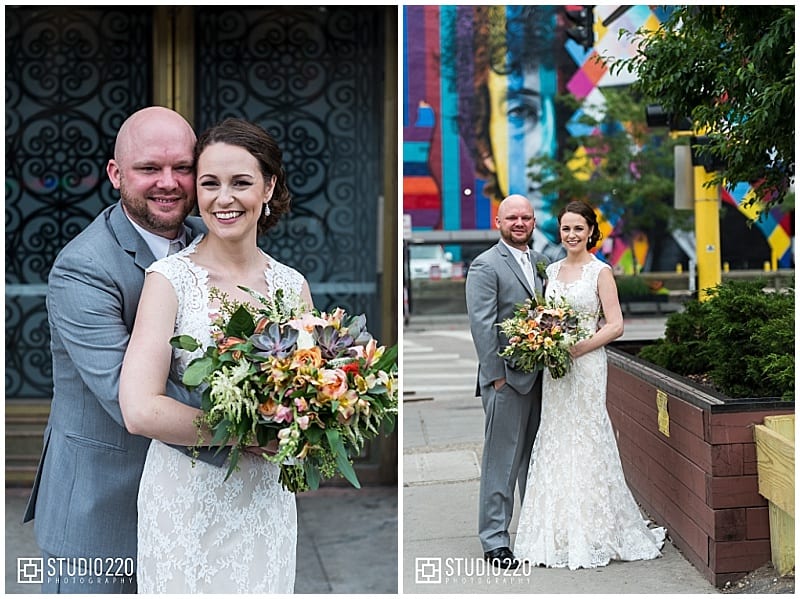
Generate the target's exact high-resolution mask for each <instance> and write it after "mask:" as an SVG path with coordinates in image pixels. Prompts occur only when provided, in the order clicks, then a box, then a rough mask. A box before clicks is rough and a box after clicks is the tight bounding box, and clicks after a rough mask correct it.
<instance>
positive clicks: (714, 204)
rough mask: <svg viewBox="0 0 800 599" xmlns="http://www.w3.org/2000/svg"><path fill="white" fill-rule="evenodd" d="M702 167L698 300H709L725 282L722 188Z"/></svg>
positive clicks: (697, 206)
mask: <svg viewBox="0 0 800 599" xmlns="http://www.w3.org/2000/svg"><path fill="white" fill-rule="evenodd" d="M713 177H714V175H713V173H707V172H706V169H705V168H704V167H702V166H695V167H694V235H695V239H696V242H697V298H698V299H699V300H700V301H701V302H702V301H704V300H706V299H708V293H707V291H706V290H707V289H710V288H712V287H716V286H717V285H719V284H720V283H721V282H722V269H721V264H722V263H721V255H722V254H721V252H720V245H719V186H717V185H714V186H711V187H708V186H706V182H708V181H710V180H711V179H713Z"/></svg>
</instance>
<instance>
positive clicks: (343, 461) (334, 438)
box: [325, 428, 361, 489]
mask: <svg viewBox="0 0 800 599" xmlns="http://www.w3.org/2000/svg"><path fill="white" fill-rule="evenodd" d="M325 435H326V436H327V437H328V444H329V445H330V446H331V449H333V451H334V452H335V453H336V467H337V468H338V469H339V472H340V473H341V475H342V476H344V477H345V478H346V479H347V480H348V481H349V482H350V484H351V485H353V486H354V487H355V488H356V489H360V488H361V484H360V483H359V482H358V477H357V476H356V472H355V470H353V465H352V464H351V463H350V460H349V458H348V457H347V451H346V450H345V448H344V444H343V443H342V438H341V436H340V435H339V431H337V430H336V429H332V428H329V429H327V430H326V431H325Z"/></svg>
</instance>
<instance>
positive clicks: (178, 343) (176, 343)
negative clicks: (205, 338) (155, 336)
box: [169, 335, 201, 351]
mask: <svg viewBox="0 0 800 599" xmlns="http://www.w3.org/2000/svg"><path fill="white" fill-rule="evenodd" d="M169 344H170V345H171V346H172V347H176V348H178V349H185V350H186V351H194V350H196V349H198V348H200V347H201V345H200V343H199V342H198V341H197V340H196V339H195V338H194V337H191V336H189V335H178V336H177V337H173V338H172V339H170V340H169Z"/></svg>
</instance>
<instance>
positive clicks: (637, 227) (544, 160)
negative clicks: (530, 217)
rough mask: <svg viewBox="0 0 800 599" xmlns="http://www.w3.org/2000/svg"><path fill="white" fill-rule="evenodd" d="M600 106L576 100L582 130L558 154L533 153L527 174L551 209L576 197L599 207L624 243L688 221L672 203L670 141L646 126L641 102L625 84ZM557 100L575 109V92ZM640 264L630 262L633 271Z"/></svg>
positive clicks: (671, 145) (688, 215)
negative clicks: (615, 224) (551, 198)
mask: <svg viewBox="0 0 800 599" xmlns="http://www.w3.org/2000/svg"><path fill="white" fill-rule="evenodd" d="M604 100H605V103H604V105H603V106H592V105H587V104H583V105H581V107H580V108H581V109H582V110H581V112H582V116H581V117H580V120H579V122H580V123H581V124H582V125H584V126H585V129H584V130H585V131H587V132H588V133H587V134H586V135H576V136H570V137H569V138H568V139H567V141H566V148H565V149H564V151H563V152H562V154H563V157H562V158H559V159H556V158H550V157H547V156H545V157H539V158H534V159H533V160H531V161H530V163H529V164H528V166H529V172H528V176H529V177H530V179H531V181H532V182H533V183H534V184H535V185H536V186H537V187H538V188H539V189H540V190H541V192H542V193H543V194H544V195H550V196H557V197H558V200H556V202H555V206H556V209H558V208H560V207H561V206H563V205H564V204H566V203H567V202H568V201H570V200H572V199H576V198H580V199H585V200H587V201H588V202H589V203H591V204H592V205H593V206H602V210H603V213H604V214H605V215H606V216H607V217H608V218H609V219H611V220H616V219H617V218H619V219H620V220H619V223H620V225H619V229H618V230H619V231H620V232H621V234H622V236H623V237H625V238H626V240H627V241H628V242H631V241H632V239H633V236H634V235H635V234H636V233H637V232H645V233H651V234H653V233H656V232H658V233H660V232H661V231H664V230H667V231H671V230H674V229H675V228H678V227H684V226H686V224H687V220H688V218H689V217H690V216H691V215H690V214H689V213H682V212H678V211H676V210H675V209H674V207H673V193H674V180H673V171H674V167H673V151H672V148H673V145H674V143H675V142H674V141H673V140H672V139H670V138H669V137H668V136H667V135H665V134H655V133H653V132H651V131H649V130H648V128H647V126H646V125H645V122H644V121H645V111H644V105H643V104H641V103H640V102H638V101H637V100H636V99H635V98H634V97H633V96H632V95H631V93H630V92H629V91H628V90H626V89H616V90H606V92H605V94H604ZM559 101H560V102H563V103H565V104H567V105H569V108H570V109H571V110H573V111H574V110H577V108H578V104H577V101H576V100H575V98H574V97H572V96H563V97H560V98H559ZM641 266H642V265H635V267H636V270H637V272H638V270H639V267H641Z"/></svg>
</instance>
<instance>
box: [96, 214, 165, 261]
mask: <svg viewBox="0 0 800 599" xmlns="http://www.w3.org/2000/svg"><path fill="white" fill-rule="evenodd" d="M106 222H107V223H108V227H109V229H111V234H112V235H113V236H114V237H115V238H116V240H117V243H119V246H120V247H121V248H122V249H123V250H125V251H126V252H128V253H129V254H131V255H132V256H133V261H134V262H135V263H136V266H138V267H139V268H141V269H142V270H145V269H146V268H147V267H148V266H150V265H151V264H152V263H153V262H154V261H155V256H153V252H151V251H150V248H149V247H148V245H147V243H145V241H144V239H142V236H141V235H139V233H137V232H136V229H134V228H133V225H132V224H131V222H130V221H129V220H128V217H127V216H125V212H124V211H123V210H122V203H121V202H117V204H116V205H114V206H112V207H111V208H109V209H108V213H107V215H106Z"/></svg>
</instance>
